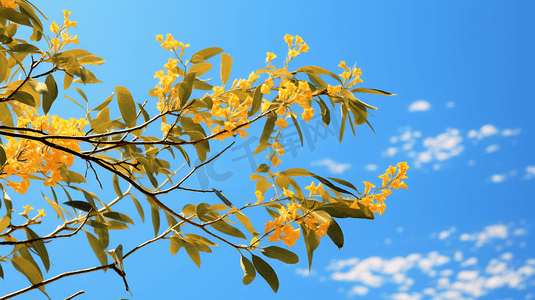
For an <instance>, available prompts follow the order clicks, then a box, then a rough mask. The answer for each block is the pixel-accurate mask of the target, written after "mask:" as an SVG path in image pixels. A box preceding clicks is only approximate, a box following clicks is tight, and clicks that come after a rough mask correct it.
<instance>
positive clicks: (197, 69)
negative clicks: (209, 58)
mask: <svg viewBox="0 0 535 300" xmlns="http://www.w3.org/2000/svg"><path fill="white" fill-rule="evenodd" d="M210 69H212V64H211V63H207V62H203V63H198V64H196V65H193V66H191V68H189V70H188V73H191V72H194V73H195V76H201V75H203V74H205V73H206V72H208V71H210Z"/></svg>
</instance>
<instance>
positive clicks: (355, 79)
mask: <svg viewBox="0 0 535 300" xmlns="http://www.w3.org/2000/svg"><path fill="white" fill-rule="evenodd" d="M338 66H339V67H340V68H342V69H344V70H345V71H344V72H342V74H338V75H339V76H340V77H342V78H343V79H344V84H346V82H347V81H349V84H348V85H347V87H346V88H351V87H352V86H354V85H355V84H359V83H361V82H363V80H362V79H360V76H362V71H361V70H360V68H357V67H356V66H355V67H353V69H349V68H348V67H347V66H346V62H345V61H343V60H342V61H340V64H339V65H338Z"/></svg>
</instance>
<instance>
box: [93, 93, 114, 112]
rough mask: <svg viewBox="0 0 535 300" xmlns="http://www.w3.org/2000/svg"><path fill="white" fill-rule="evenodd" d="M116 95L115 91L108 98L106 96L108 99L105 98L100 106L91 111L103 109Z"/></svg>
mask: <svg viewBox="0 0 535 300" xmlns="http://www.w3.org/2000/svg"><path fill="white" fill-rule="evenodd" d="M114 95H115V93H111V95H110V96H109V97H108V98H106V100H104V102H102V103H100V105H99V106H97V107H95V108H93V109H92V110H91V111H94V110H98V111H101V110H103V109H104V108H106V107H107V106H108V104H110V102H111V101H112V100H113V96H114Z"/></svg>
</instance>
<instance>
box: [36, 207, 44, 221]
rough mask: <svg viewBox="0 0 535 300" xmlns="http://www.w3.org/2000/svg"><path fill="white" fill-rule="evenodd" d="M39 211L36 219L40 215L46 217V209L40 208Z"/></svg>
mask: <svg viewBox="0 0 535 300" xmlns="http://www.w3.org/2000/svg"><path fill="white" fill-rule="evenodd" d="M37 211H38V212H39V214H37V216H36V217H35V218H34V219H37V218H39V217H46V214H45V210H44V209H38V210H37Z"/></svg>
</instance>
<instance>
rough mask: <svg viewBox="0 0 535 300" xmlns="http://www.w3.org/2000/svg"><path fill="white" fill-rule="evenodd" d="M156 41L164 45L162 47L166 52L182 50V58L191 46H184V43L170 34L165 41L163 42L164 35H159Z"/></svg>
mask: <svg viewBox="0 0 535 300" xmlns="http://www.w3.org/2000/svg"><path fill="white" fill-rule="evenodd" d="M156 40H157V41H158V42H160V43H162V44H161V45H160V46H161V47H163V48H164V49H165V50H169V51H176V50H180V57H182V56H183V55H184V50H186V48H188V47H189V46H190V45H189V44H186V45H184V43H182V42H179V41H177V40H175V39H174V38H173V35H172V34H170V33H168V34H167V35H166V36H165V41H164V40H163V35H161V34H158V35H157V36H156Z"/></svg>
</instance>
